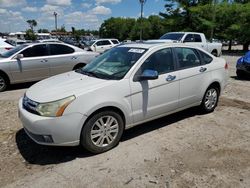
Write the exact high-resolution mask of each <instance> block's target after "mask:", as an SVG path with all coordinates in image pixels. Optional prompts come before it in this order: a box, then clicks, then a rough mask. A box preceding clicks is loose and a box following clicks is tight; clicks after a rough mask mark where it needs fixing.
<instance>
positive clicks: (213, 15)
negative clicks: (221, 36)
mask: <svg viewBox="0 0 250 188" xmlns="http://www.w3.org/2000/svg"><path fill="white" fill-rule="evenodd" d="M216 4H217V0H213V1H212V7H213V13H212V24H213V25H212V28H211V34H210V40H212V39H213V37H214V24H215V18H216Z"/></svg>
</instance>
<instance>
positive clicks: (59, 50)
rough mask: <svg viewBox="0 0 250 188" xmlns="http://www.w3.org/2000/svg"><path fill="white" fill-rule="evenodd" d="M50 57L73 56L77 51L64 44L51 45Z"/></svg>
mask: <svg viewBox="0 0 250 188" xmlns="http://www.w3.org/2000/svg"><path fill="white" fill-rule="evenodd" d="M49 46H50V55H61V54H71V53H74V52H75V50H74V49H73V48H71V47H69V46H66V45H62V44H50V45H49Z"/></svg>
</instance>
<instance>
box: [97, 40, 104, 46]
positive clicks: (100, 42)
mask: <svg viewBox="0 0 250 188" xmlns="http://www.w3.org/2000/svg"><path fill="white" fill-rule="evenodd" d="M95 45H96V46H102V45H103V44H102V41H98V42H96V43H95Z"/></svg>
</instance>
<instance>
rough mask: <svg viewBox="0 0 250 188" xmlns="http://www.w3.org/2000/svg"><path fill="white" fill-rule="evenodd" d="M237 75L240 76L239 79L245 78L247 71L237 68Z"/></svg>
mask: <svg viewBox="0 0 250 188" xmlns="http://www.w3.org/2000/svg"><path fill="white" fill-rule="evenodd" d="M236 75H237V77H238V78H239V79H244V78H246V74H245V72H244V71H242V70H236Z"/></svg>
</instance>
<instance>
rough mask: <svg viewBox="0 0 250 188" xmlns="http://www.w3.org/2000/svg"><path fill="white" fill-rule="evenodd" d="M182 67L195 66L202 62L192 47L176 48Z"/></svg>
mask: <svg viewBox="0 0 250 188" xmlns="http://www.w3.org/2000/svg"><path fill="white" fill-rule="evenodd" d="M175 51H176V54H177V58H178V61H179V66H180V68H187V67H195V66H199V65H200V64H201V62H200V59H199V55H198V53H197V51H196V50H195V49H192V48H175Z"/></svg>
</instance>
